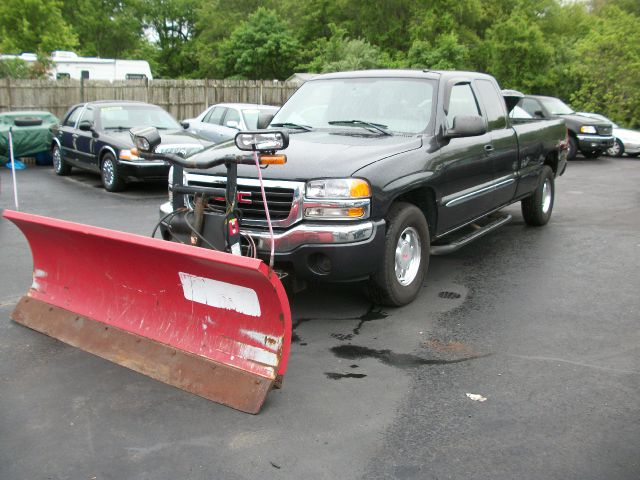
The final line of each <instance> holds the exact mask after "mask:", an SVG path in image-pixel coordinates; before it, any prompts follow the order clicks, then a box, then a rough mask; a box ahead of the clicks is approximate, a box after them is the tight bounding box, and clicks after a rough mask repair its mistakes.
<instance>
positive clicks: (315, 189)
mask: <svg viewBox="0 0 640 480" xmlns="http://www.w3.org/2000/svg"><path fill="white" fill-rule="evenodd" d="M306 190H307V191H306V197H307V198H314V199H325V198H368V197H370V196H371V188H370V187H369V183H368V182H367V181H366V180H362V179H360V178H328V179H325V180H311V181H310V182H307V188H306Z"/></svg>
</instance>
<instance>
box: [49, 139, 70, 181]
mask: <svg viewBox="0 0 640 480" xmlns="http://www.w3.org/2000/svg"><path fill="white" fill-rule="evenodd" d="M51 157H52V158H53V171H54V172H56V175H61V176H63V175H69V174H70V173H71V165H69V164H68V163H67V162H65V160H64V158H62V151H61V150H60V147H59V146H58V145H57V144H56V145H54V146H53V149H52V150H51Z"/></svg>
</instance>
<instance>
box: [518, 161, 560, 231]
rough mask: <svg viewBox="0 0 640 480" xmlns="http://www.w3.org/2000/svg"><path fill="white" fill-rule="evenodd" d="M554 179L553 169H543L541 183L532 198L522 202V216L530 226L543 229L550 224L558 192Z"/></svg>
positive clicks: (547, 167) (545, 167)
mask: <svg viewBox="0 0 640 480" xmlns="http://www.w3.org/2000/svg"><path fill="white" fill-rule="evenodd" d="M553 178H554V177H553V170H551V167H549V166H548V165H545V166H544V167H542V174H541V175H540V183H539V184H538V186H537V187H536V189H535V191H534V192H533V193H532V194H531V196H529V197H527V198H525V199H524V200H522V202H521V206H522V216H523V217H524V221H525V222H527V224H528V225H532V226H534V227H541V226H542V225H546V224H547V223H548V222H549V219H550V218H551V212H552V211H553V201H554V199H555V192H556V188H555V183H554V179H553Z"/></svg>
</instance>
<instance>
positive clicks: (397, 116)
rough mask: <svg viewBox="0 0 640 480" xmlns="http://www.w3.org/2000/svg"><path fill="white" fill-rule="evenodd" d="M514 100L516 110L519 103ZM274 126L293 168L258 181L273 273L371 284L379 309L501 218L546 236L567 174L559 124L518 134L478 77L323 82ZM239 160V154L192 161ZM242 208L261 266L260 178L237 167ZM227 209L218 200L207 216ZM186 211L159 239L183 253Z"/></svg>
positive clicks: (293, 101) (166, 209)
mask: <svg viewBox="0 0 640 480" xmlns="http://www.w3.org/2000/svg"><path fill="white" fill-rule="evenodd" d="M507 100H508V104H509V105H510V106H513V105H514V104H515V103H516V102H517V100H518V98H515V100H514V98H507ZM270 120H271V121H270V128H277V129H280V130H282V129H286V130H288V131H289V133H290V143H289V147H288V149H287V150H286V151H285V153H286V155H287V159H288V160H287V164H286V165H270V166H269V167H267V168H265V169H264V170H263V173H262V174H263V177H264V179H265V180H264V185H265V187H266V196H267V202H268V206H269V211H270V214H271V219H272V223H273V226H274V230H275V237H274V243H275V265H276V268H277V269H278V270H279V271H286V272H288V273H289V274H290V275H291V276H295V277H296V278H298V279H306V280H316V281H330V282H340V281H355V280H366V281H368V287H369V288H368V290H369V292H370V295H371V296H372V298H373V300H374V301H376V302H378V303H381V304H386V305H403V304H406V303H408V302H410V301H412V300H413V299H414V298H415V297H416V295H417V294H418V292H419V291H420V287H421V285H422V283H423V279H424V276H425V273H426V271H427V266H428V263H429V255H432V254H443V253H447V252H450V251H453V250H455V249H457V248H459V247H461V246H463V245H466V244H467V243H469V242H470V241H472V240H474V239H476V238H478V237H479V236H481V235H483V234H485V233H487V232H490V231H492V230H493V229H495V228H497V227H499V226H500V225H503V224H504V223H506V222H507V221H509V219H510V218H511V217H510V216H509V215H505V214H502V213H500V212H499V211H500V210H501V209H502V208H503V207H505V206H507V205H510V204H512V203H514V202H518V201H519V202H522V214H523V216H524V219H525V221H526V222H527V223H528V224H530V225H538V226H539V225H544V224H546V223H547V222H548V221H549V218H550V216H551V212H552V209H553V201H554V188H555V187H554V179H555V178H556V177H557V176H559V175H561V174H562V173H563V172H564V170H565V167H566V155H567V142H568V139H567V130H566V127H565V124H564V122H563V121H562V120H539V121H531V122H530V123H523V124H518V125H512V124H511V121H510V119H509V117H508V107H507V103H505V97H503V95H502V94H501V91H500V90H499V87H498V84H497V83H496V81H495V79H494V78H493V77H491V76H489V75H484V74H480V73H471V72H446V71H405V70H387V71H361V72H347V73H333V74H327V75H321V76H318V77H315V78H314V79H313V80H311V81H309V82H307V83H305V84H304V85H303V86H302V87H301V88H300V89H299V90H298V91H297V92H296V93H295V94H294V95H293V96H292V97H291V98H290V99H289V100H288V101H287V103H286V104H285V105H284V106H283V107H282V108H281V109H280V110H279V111H278V113H277V114H276V115H275V117H274V118H273V119H270ZM234 152H238V150H237V148H236V146H235V145H234V144H233V143H232V142H230V143H225V144H220V145H216V146H215V147H213V148H209V149H207V150H205V151H203V152H201V153H198V154H196V155H195V156H193V157H190V159H192V160H193V162H194V163H198V161H199V159H201V160H202V161H206V160H207V159H210V158H213V157H217V156H223V155H228V154H233V153H234ZM225 172H226V171H225V169H224V168H223V167H221V168H214V169H209V170H195V169H193V170H192V169H186V170H185V171H184V173H183V176H182V184H184V185H188V186H190V187H195V188H198V187H204V188H206V189H208V191H211V190H210V189H211V188H220V187H224V186H225V183H226V177H225ZM170 178H171V176H170ZM170 182H171V180H170ZM170 190H171V184H170ZM222 191H223V190H222ZM237 195H238V198H237V200H238V202H237V206H238V207H239V213H240V225H241V230H242V231H243V232H244V233H245V234H246V235H248V236H250V237H251V243H255V244H256V245H257V251H258V254H259V256H266V255H268V253H269V250H270V247H271V239H270V236H269V234H268V231H267V228H266V220H265V211H264V208H263V203H262V200H261V196H260V187H259V183H258V180H257V179H256V169H255V168H254V167H250V166H243V165H241V166H239V167H238V194H237ZM185 207H186V208H185ZM223 207H224V198H216V197H215V196H213V197H211V198H210V199H209V201H208V204H207V209H209V210H210V211H215V210H218V211H219V209H220V208H223ZM191 208H193V206H192V202H191V198H190V196H189V195H182V194H180V195H179V194H172V196H171V199H170V201H169V202H167V203H165V204H163V205H162V207H161V216H162V217H167V216H168V217H167V218H171V219H172V220H171V222H170V224H169V223H167V222H165V223H164V224H162V226H161V230H162V233H163V236H164V238H165V239H168V240H176V241H188V238H189V235H190V230H189V229H190V228H192V226H191V225H190V223H189V222H188V221H187V222H184V221H182V220H184V217H185V216H188V215H190V209H191ZM172 212H173V213H174V215H169V214H171V213H172ZM206 216H207V215H206V211H205V216H204V217H205V220H204V222H205V225H204V227H203V230H202V231H203V232H204V235H205V236H206V235H207V228H206Z"/></svg>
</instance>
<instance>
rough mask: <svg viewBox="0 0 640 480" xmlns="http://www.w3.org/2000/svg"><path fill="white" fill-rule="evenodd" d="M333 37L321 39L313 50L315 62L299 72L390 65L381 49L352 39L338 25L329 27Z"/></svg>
mask: <svg viewBox="0 0 640 480" xmlns="http://www.w3.org/2000/svg"><path fill="white" fill-rule="evenodd" d="M329 29H330V31H331V32H332V34H331V37H330V38H328V39H326V38H321V39H319V40H318V41H316V42H315V44H314V46H313V48H312V49H311V56H312V57H313V60H311V61H310V62H308V63H306V64H301V65H299V66H298V68H297V70H298V71H310V72H320V73H327V72H338V71H346V70H367V69H371V68H378V67H383V66H385V64H387V63H388V61H385V60H386V57H385V56H384V55H383V54H382V52H381V51H380V49H379V48H377V47H375V46H373V45H371V44H370V43H369V42H367V41H366V40H363V39H361V38H356V39H350V38H348V37H347V31H346V30H345V29H343V28H340V27H337V26H336V25H333V24H331V25H329Z"/></svg>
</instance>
